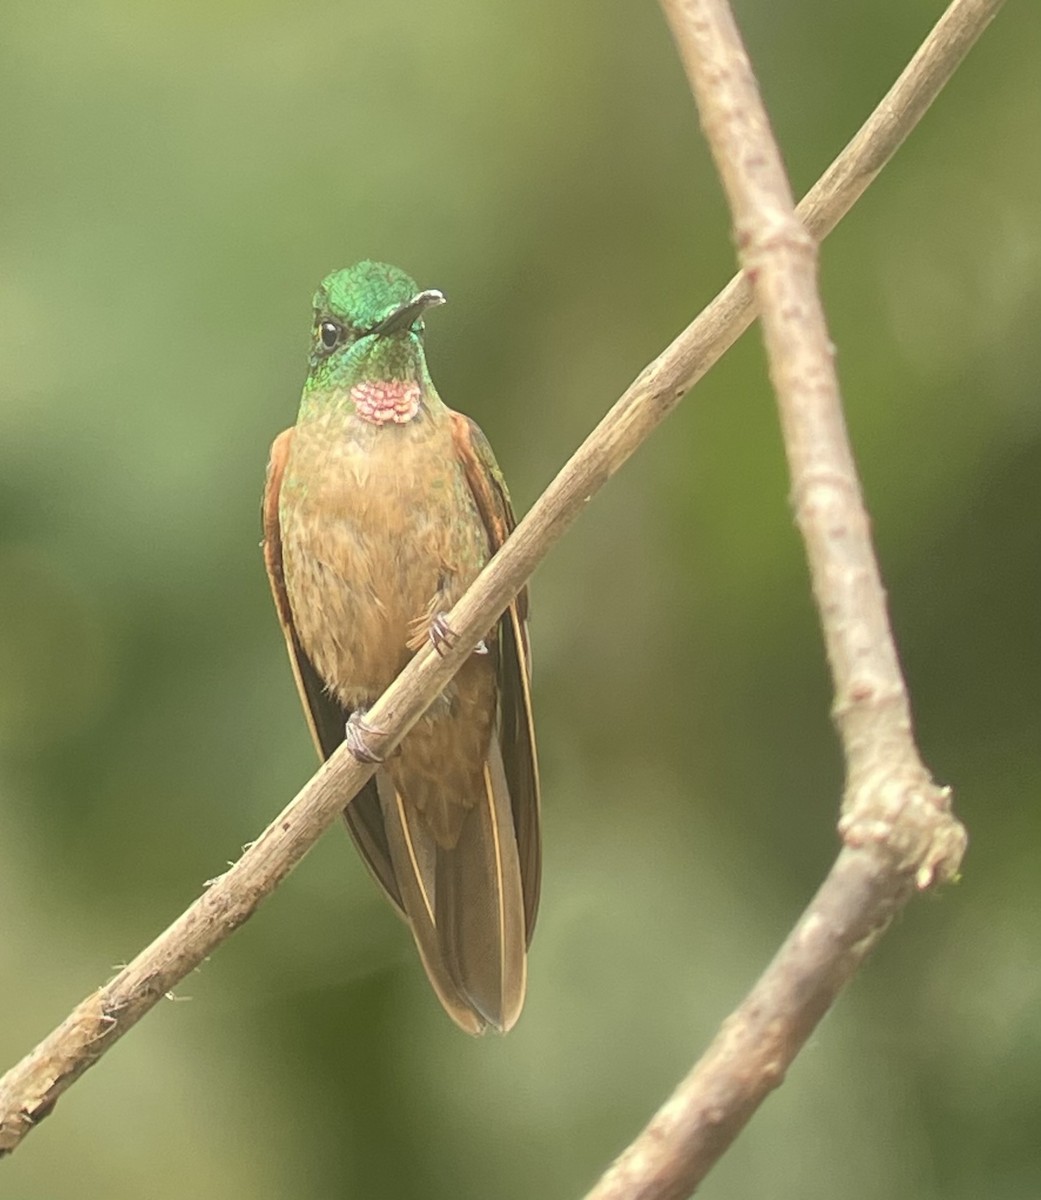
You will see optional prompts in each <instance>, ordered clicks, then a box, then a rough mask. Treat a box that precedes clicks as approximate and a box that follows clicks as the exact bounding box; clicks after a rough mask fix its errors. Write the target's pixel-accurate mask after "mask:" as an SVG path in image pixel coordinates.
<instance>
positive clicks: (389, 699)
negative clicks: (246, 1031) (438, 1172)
mask: <svg viewBox="0 0 1041 1200" xmlns="http://www.w3.org/2000/svg"><path fill="white" fill-rule="evenodd" d="M997 7H998V5H997V3H989V4H988V3H984V2H982V0H955V3H954V4H953V5H952V6H951V10H950V12H951V13H953V12H955V11H956V10H957V11H959V12H960V13H961V14H962V16H961V17H960V18H959V21H958V22H957V23H956V27H955V30H954V33H953V34H952V33H951V32H950V30H948V33H947V34H945V35H944V36H942V37H940V36H938V35H937V33H935V32H934V34H933V35H932V37H931V38H930V41H929V42H928V43H927V44H926V46H923V48H922V50H921V51H919V53H918V55H916V58H915V61H914V63H912V65H911V67H909V68H908V70H907V71H906V72H905V73H904V75H903V76H902V77H901V82H900V83H898V84H897V86H896V87H895V88H894V89H893V91H892V92H891V93H890V95H889V96H888V97H887V98H886V100H885V101H883V104H882V105H881V106H880V107H879V109H878V110H876V112H875V114H873V116H872V117H871V119H870V120H869V121H868V123H867V124H866V125H865V126H864V129H863V130H861V133H860V134H858V136H857V138H856V139H854V141H853V142H851V143H850V145H849V146H847V148H846V149H845V150H844V151H843V153H842V154H841V155H840V156H839V158H838V159H837V160H836V162H835V163H834V164H833V165H832V167H831V168H829V170H828V172H827V173H826V175H825V176H824V177H823V178H822V180H821V181H820V182H819V183H818V184H817V185H816V187H815V188H814V189H813V191H812V192H811V193H810V195H809V196H808V197H807V200H806V204H807V205H809V206H810V207H809V209H808V210H807V211H808V215H807V220H808V221H809V222H811V227H812V229H813V231H814V232H815V233H816V234H817V235H819V236H823V235H824V234H825V233H827V232H829V231H830V230H831V229H832V228H834V226H835V225H836V224H837V223H838V221H839V220H840V219H841V218H842V216H844V215H845V213H846V212H847V211H848V210H849V208H850V207H851V206H852V205H853V203H854V202H855V201H856V199H857V197H858V196H859V195H860V193H861V192H862V191H863V189H864V188H865V187H866V186H867V184H868V183H869V182H870V180H871V179H872V178H873V177H874V176H875V175H876V174H877V173H878V171H879V170H880V169H881V168H882V166H883V165H884V164H885V162H886V161H887V160H888V159H889V158H890V157H891V156H892V154H893V153H894V152H895V150H896V149H897V147H898V146H899V145H900V143H901V142H902V141H903V139H904V138H905V137H906V136H907V134H908V133H909V132H910V130H911V128H913V126H914V124H915V122H916V121H917V120H918V119H919V118H920V116H921V115H922V113H923V112H924V111H925V109H926V107H927V106H928V104H929V103H930V102H931V100H932V99H933V98H934V97H935V95H936V94H937V93H938V91H939V90H940V88H941V87H942V86H943V83H944V82H945V81H946V79H947V78H948V77H949V76H950V74H951V73H952V72H953V70H954V69H955V67H956V66H957V64H958V62H959V61H960V60H961V58H962V57H964V55H965V53H966V52H967V51H968V48H969V46H970V45H971V43H972V41H973V40H974V39H975V37H976V36H978V35H979V33H980V32H982V29H983V27H984V26H985V25H986V22H987V20H988V19H989V17H990V16H991V15H993V11H994V10H995V9H996V8H997ZM945 20H947V18H945ZM811 213H812V215H810V214H811ZM752 317H753V310H752V300H751V292H750V289H749V288H748V285H747V283H746V282H745V280H744V278H743V277H741V276H739V277H737V278H735V279H734V280H732V281H731V283H730V284H729V285H728V286H727V287H726V288H725V289H724V290H723V291H722V292H721V293H720V294H719V296H717V297H716V299H715V300H714V301H713V302H712V304H710V305H709V306H708V308H707V309H705V311H704V312H703V313H702V314H701V316H700V317H698V319H697V320H696V321H694V322H693V323H692V324H691V325H690V326H688V328H687V329H686V330H684V332H683V333H682V334H680V336H679V337H677V338H676V340H675V341H674V342H673V343H672V344H671V345H670V346H669V347H668V348H667V349H666V350H665V351H664V352H663V353H662V354H661V355H660V356H659V357H658V358H657V359H655V360H654V362H652V363H651V364H650V365H649V366H647V367H646V368H645V369H644V370H643V371H642V372H641V373H640V375H639V377H638V378H637V379H636V380H635V381H634V382H633V384H632V385H631V386H630V387H629V389H628V390H627V391H626V392H625V394H624V395H623V396H622V397H621V398H620V399H619V400H618V402H617V403H616V404H615V405H614V407H613V408H612V409H611V410H610V412H609V413H608V414H607V415H606V416H605V417H604V419H603V420H602V421H601V422H600V424H599V425H598V426H597V428H596V429H595V430H594V431H593V432H592V433H591V434H590V435H589V437H588V438H587V439H586V441H585V442H584V443H583V444H582V446H581V447H580V448H579V449H578V451H576V453H575V455H574V456H573V457H572V459H571V460H570V462H568V464H567V465H566V466H565V467H564V469H563V470H562V471H561V472H560V474H559V475H558V476H557V478H556V479H555V480H554V481H553V482H552V483H551V484H550V486H549V488H547V490H546V491H545V493H543V495H542V496H541V497H540V498H539V500H538V501H537V502H536V503H535V504H534V505H533V507H532V509H531V511H530V512H529V513H528V515H527V516H526V517H525V518H524V520H523V521H522V522H521V523H520V525H519V526H518V528H517V530H516V532H515V533H514V534H513V536H512V537H511V538H510V540H509V542H508V543H507V545H506V546H505V547H504V548H503V549H502V551H501V552H500V553H499V554H498V555H497V556H496V558H495V559H494V560H493V561H492V563H490V564H489V566H488V567H487V568H486V570H485V571H483V572H482V574H481V576H480V577H479V578H478V579H477V580H476V581H475V582H474V584H473V586H472V587H471V588H470V590H469V591H468V592H467V594H466V595H465V596H464V597H463V599H462V600H460V601H459V603H458V604H457V605H456V607H455V609H454V610H453V612H452V613H451V614H450V618H449V620H450V623H451V625H452V628H453V629H454V630H456V631H457V633H458V637H457V639H456V641H455V643H454V645H453V648H452V650H451V651H450V652H449V653H448V654H447V655H446V656H445V658H444V659H441V658H440V657H438V656H437V655H436V654H433V653H432V652H430V651H423V652H420V653H419V654H417V655H416V657H415V658H414V659H413V660H412V661H411V662H410V663H409V665H408V667H407V668H406V669H405V670H404V671H403V672H402V674H401V675H400V676H399V678H398V679H397V680H396V681H395V682H394V684H393V685H392V686H391V687H390V688H389V689H388V690H387V692H386V694H385V695H384V696H383V697H382V698H381V700H380V701H379V703H378V704H377V705H376V706H374V708H373V709H372V710H371V711H370V713H369V716H368V718H367V720H368V721H369V722H371V724H372V725H373V727H375V728H379V729H382V730H384V731H385V734H384V736H383V737H382V738H376V737H374V738H373V739H372V741H373V749H374V750H375V751H376V752H377V753H379V752H382V753H386V752H387V751H388V750H389V749H390V748H391V747H393V745H395V744H396V742H397V741H399V740H400V739H401V738H402V737H403V736H404V734H405V733H406V732H407V731H408V729H409V728H410V727H411V725H412V724H413V723H414V722H415V721H416V720H417V719H418V717H419V716H420V714H421V713H422V712H423V710H424V709H425V708H426V706H427V705H428V704H429V703H430V701H431V700H432V698H433V697H434V696H435V695H437V693H438V691H439V690H440V689H441V688H442V687H443V686H444V684H445V683H446V682H447V680H448V679H449V678H450V677H451V674H452V672H453V671H454V670H456V669H457V668H458V666H459V665H460V663H461V662H462V660H463V659H464V658H465V657H466V655H467V654H468V653H469V650H470V648H471V647H473V646H474V645H476V643H477V642H478V641H479V639H480V638H481V636H482V635H483V632H484V631H486V630H487V629H488V628H489V627H490V626H491V625H492V624H493V623H494V621H495V619H496V617H497V616H498V614H499V613H501V612H502V611H503V609H504V608H505V607H506V605H507V604H508V603H509V601H510V599H511V598H512V597H513V596H514V594H515V593H516V592H517V591H518V590H519V588H520V587H521V586H522V584H523V582H524V581H525V580H526V579H527V577H528V576H529V575H530V574H531V572H532V570H533V569H534V567H535V566H536V564H537V563H538V562H539V560H540V559H541V558H542V557H543V556H544V555H545V554H546V553H547V551H548V550H549V549H550V548H551V547H552V546H553V545H554V544H555V542H556V541H557V540H558V539H559V538H560V537H561V535H562V534H563V533H564V531H565V530H566V529H567V528H568V526H569V525H570V524H571V523H572V522H573V521H574V519H575V518H576V516H577V515H578V513H579V512H581V511H582V509H583V508H584V507H585V504H586V502H587V501H588V499H589V498H590V497H591V496H592V495H593V494H594V492H596V491H597V489H598V488H599V487H600V486H601V485H602V484H603V483H604V482H605V481H606V480H607V479H608V478H609V477H610V476H611V475H612V474H614V472H615V471H616V470H618V468H619V467H620V466H621V465H622V463H623V462H624V461H625V460H626V458H628V457H629V455H630V454H632V452H633V451H634V450H635V449H636V447H637V446H639V445H640V443H641V442H642V441H643V440H644V439H645V438H647V437H648V436H649V435H650V433H651V432H652V431H653V430H654V429H655V428H656V427H657V426H658V425H659V424H660V423H661V422H662V421H663V420H664V419H665V417H666V416H668V414H669V413H670V412H671V411H672V410H673V408H675V406H676V404H677V403H678V402H679V400H680V398H681V397H682V396H683V395H684V394H685V393H686V392H687V391H688V390H689V389H690V388H691V387H692V386H693V385H694V384H695V383H696V382H697V381H698V380H699V379H700V378H701V377H702V376H703V375H704V374H705V372H706V371H708V370H709V368H710V367H711V366H712V365H713V364H714V363H715V362H716V361H717V360H718V359H719V357H720V356H721V355H722V354H723V352H724V351H725V350H726V349H728V348H729V346H731V345H732V344H733V343H734V342H735V341H736V340H737V338H738V337H739V336H740V335H741V333H743V332H744V330H745V329H746V328H747V327H748V325H749V324H750V323H751V321H752ZM371 770H372V768H371V767H365V766H362V765H361V764H359V763H358V762H356V761H355V760H354V759H353V758H352V757H351V756H350V755H349V754H348V753H347V752H346V751H344V750H341V751H338V752H337V753H336V754H335V755H334V756H333V757H332V758H331V759H330V760H329V761H328V762H327V763H326V764H325V765H324V766H323V767H322V768H321V769H320V770H319V771H318V772H317V774H316V775H315V776H314V777H313V778H312V779H311V780H310V781H309V782H308V783H307V784H306V785H305V787H304V788H303V789H302V790H301V791H300V792H299V794H298V795H297V796H296V798H295V799H294V800H293V801H292V802H291V803H290V804H289V805H288V806H287V807H286V808H285V809H284V810H283V811H282V813H280V814H279V816H278V817H277V818H276V819H275V820H274V821H273V822H272V824H271V825H269V826H268V828H267V829H265V830H264V832H263V833H262V834H261V835H260V837H259V838H257V840H256V841H255V842H254V843H253V844H252V845H251V846H250V847H249V848H248V849H247V850H246V851H245V853H244V854H243V856H242V858H241V859H239V861H238V862H237V863H236V864H235V865H234V866H233V867H232V868H231V869H230V870H229V871H228V872H227V873H226V874H224V875H222V876H221V877H220V878H219V879H218V880H216V881H215V882H214V883H213V884H212V886H210V887H209V888H208V890H207V891H206V892H205V893H204V894H203V895H202V896H200V897H199V899H198V900H196V901H195V902H194V903H193V904H192V905H191V907H190V908H188V909H187V910H186V911H185V912H184V913H183V914H182V915H181V916H180V917H179V918H178V919H177V920H176V921H175V922H174V923H173V924H172V925H171V926H170V927H169V928H168V929H166V930H165V931H164V932H163V933H161V934H160V935H159V936H158V937H157V938H156V939H155V941H153V942H152V944H151V945H149V946H148V947H146V948H145V949H144V950H143V951H142V952H141V953H140V954H139V955H138V956H137V957H136V958H135V959H134V960H133V962H131V963H130V964H129V965H128V966H127V967H125V968H124V969H123V970H122V971H120V972H119V974H118V975H116V977H115V978H114V979H112V980H111V981H110V982H109V983H108V984H106V985H105V986H104V987H102V988H100V989H99V990H98V991H97V992H95V993H94V994H93V995H91V996H89V997H87V999H86V1000H84V1001H83V1002H82V1003H81V1004H80V1005H78V1007H77V1008H76V1009H75V1010H74V1011H73V1012H72V1013H71V1014H70V1015H69V1016H68V1017H67V1018H66V1019H65V1020H64V1021H63V1022H62V1023H61V1024H60V1025H59V1026H58V1027H57V1028H56V1029H55V1030H54V1031H53V1032H52V1033H51V1034H49V1035H48V1036H47V1037H46V1038H45V1039H44V1040H43V1041H42V1042H41V1043H40V1044H39V1045H38V1046H37V1047H36V1048H35V1049H34V1050H33V1051H32V1052H31V1053H30V1054H28V1055H27V1056H26V1057H25V1058H24V1059H23V1060H22V1061H21V1062H20V1063H18V1064H17V1065H16V1066H15V1067H13V1068H12V1069H11V1070H10V1071H9V1072H8V1073H7V1074H6V1075H5V1076H4V1077H3V1078H2V1079H0V1154H3V1153H7V1152H10V1151H11V1150H13V1149H14V1148H15V1147H16V1146H18V1145H19V1144H20V1142H21V1140H22V1139H23V1138H24V1137H25V1135H26V1134H27V1133H28V1132H29V1131H30V1130H31V1129H32V1128H33V1126H34V1125H35V1124H36V1123H37V1122H39V1121H40V1120H41V1119H42V1118H43V1117H44V1116H46V1115H47V1113H49V1112H50V1111H51V1109H52V1108H53V1107H54V1104H55V1103H56V1102H57V1100H58V1098H59V1097H60V1096H61V1095H62V1093H63V1092H65V1090H66V1089H67V1088H69V1087H70V1086H71V1085H72V1083H73V1082H74V1081H75V1080H76V1079H77V1078H79V1076H80V1075H82V1074H83V1072H84V1071H85V1070H86V1069H87V1068H88V1067H90V1066H92V1065H93V1064H94V1063H95V1062H97V1060H98V1059H99V1058H100V1057H101V1056H102V1054H104V1053H105V1051H107V1050H108V1049H109V1048H110V1047H111V1046H112V1045H114V1044H115V1042H116V1041H117V1040H118V1039H119V1038H120V1037H122V1035H123V1034H124V1033H126V1032H127V1030H128V1029H130V1028H131V1027H132V1026H133V1025H134V1024H135V1023H136V1022H137V1021H138V1020H140V1018H141V1017H142V1016H144V1014H145V1013H146V1012H148V1011H149V1009H150V1008H152V1007H153V1006H154V1005H155V1004H156V1003H157V1002H158V1001H159V1000H160V999H161V998H162V997H163V996H164V995H166V994H167V993H168V992H169V991H170V989H172V988H173V987H174V986H175V985H176V984H177V983H178V982H179V981H180V980H182V979H183V978H184V977H185V976H186V975H187V974H188V973H189V972H190V971H192V970H193V969H194V968H196V967H197V966H199V965H200V963H202V962H203V960H204V959H205V958H206V957H207V956H208V955H209V954H210V953H212V951H213V950H214V949H216V947H217V946H218V945H219V944H220V943H221V942H222V941H223V940H224V939H225V938H226V937H227V936H228V935H229V934H230V933H231V932H232V931H233V930H234V929H236V928H237V927H238V926H239V925H241V924H242V923H243V922H244V921H245V920H246V919H247V918H248V917H249V916H250V915H252V913H253V912H254V911H255V910H256V908H257V907H258V906H259V904H260V902H261V901H262V900H263V899H264V898H265V897H266V896H268V895H269V894H270V893H271V892H272V891H273V890H274V888H275V887H277V886H278V884H279V883H280V882H281V880H282V879H284V878H285V876H286V875H287V874H288V873H289V871H290V870H292V868H293V867H294V866H295V865H296V864H297V863H298V862H299V861H300V859H301V858H303V856H304V855H305V854H306V853H307V851H308V850H309V849H310V847H311V846H312V845H313V844H314V842H315V841H316V840H317V838H318V837H319V836H320V834H321V832H322V831H323V830H324V829H326V828H327V827H328V826H329V825H330V824H332V823H333V821H334V820H335V819H336V817H337V815H338V813H339V811H340V809H341V808H342V806H343V804H344V802H345V800H346V798H347V797H349V796H352V795H354V794H355V793H356V792H357V790H358V789H359V787H361V785H362V784H363V783H364V781H365V780H366V779H367V778H368V776H369V774H370V773H371ZM825 886H826V887H827V885H825ZM843 894H845V895H848V889H844V892H843ZM822 895H823V890H822ZM804 921H805V919H804ZM836 922H837V918H836V917H829V918H828V927H829V928H834V927H835V926H836ZM797 933H798V931H797ZM794 936H796V935H793V937H794ZM783 953H784V952H783V951H782V954H783ZM837 969H838V968H836V970H837ZM605 1194H607V1193H605ZM611 1194H613V1195H619V1194H620V1193H618V1192H615V1193H611ZM634 1194H635V1193H634Z"/></svg>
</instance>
